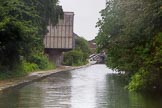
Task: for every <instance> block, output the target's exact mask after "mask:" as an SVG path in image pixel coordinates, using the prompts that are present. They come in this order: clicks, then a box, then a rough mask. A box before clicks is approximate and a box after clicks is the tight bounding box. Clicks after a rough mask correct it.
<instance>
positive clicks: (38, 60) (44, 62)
mask: <svg viewBox="0 0 162 108" xmlns="http://www.w3.org/2000/svg"><path fill="white" fill-rule="evenodd" d="M29 61H30V62H32V63H34V64H37V65H38V68H39V69H49V68H50V69H51V68H54V66H52V64H51V63H49V60H48V58H47V56H45V55H43V54H37V55H33V56H32V57H30V60H29Z"/></svg>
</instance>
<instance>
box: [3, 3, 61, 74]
mask: <svg viewBox="0 0 162 108" xmlns="http://www.w3.org/2000/svg"><path fill="white" fill-rule="evenodd" d="M0 13H1V14H0V74H8V73H10V72H11V73H12V74H14V73H15V74H16V73H17V70H18V69H22V70H23V71H22V72H26V71H34V70H37V69H46V68H52V67H53V66H52V65H51V64H50V63H49V62H48V61H47V57H45V56H44V55H43V54H42V52H43V51H44V47H43V36H44V35H45V33H47V32H48V31H47V25H49V22H50V24H52V25H55V24H56V23H57V22H58V18H60V17H62V16H63V11H62V8H61V6H59V5H58V0H1V1H0ZM22 60H23V61H25V62H22ZM24 64H25V65H24ZM20 66H22V67H20Z"/></svg>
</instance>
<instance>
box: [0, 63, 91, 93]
mask: <svg viewBox="0 0 162 108" xmlns="http://www.w3.org/2000/svg"><path fill="white" fill-rule="evenodd" d="M92 64H93V63H89V64H87V65H84V66H77V67H73V66H60V67H58V68H56V69H54V70H48V71H38V72H32V73H30V74H29V75H27V76H24V77H20V78H13V79H8V80H0V92H4V91H6V90H8V89H11V88H14V87H18V86H24V85H26V84H29V83H32V82H34V81H36V80H39V79H42V78H45V77H48V76H50V75H52V74H54V73H57V72H63V71H69V70H74V69H79V68H83V67H87V66H90V65H92Z"/></svg>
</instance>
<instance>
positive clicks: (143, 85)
mask: <svg viewBox="0 0 162 108" xmlns="http://www.w3.org/2000/svg"><path fill="white" fill-rule="evenodd" d="M161 6H162V1H160V0H140V1H139V0H122V1H121V0H110V1H109V2H108V4H107V7H106V9H104V10H102V11H101V15H102V19H101V20H99V21H98V23H97V27H99V33H98V36H97V37H96V41H97V45H98V50H103V49H104V50H105V51H106V53H107V60H106V62H107V63H106V64H107V66H108V67H110V68H111V69H114V70H118V71H125V72H126V79H128V80H129V81H130V84H129V87H128V88H129V89H130V90H148V89H155V88H156V89H161V90H162V87H161V86H162V83H161V80H160V77H162V74H161V71H162V70H161V66H162V60H161V55H162V51H161V46H162V41H161V37H162V34H161V29H162V8H161Z"/></svg>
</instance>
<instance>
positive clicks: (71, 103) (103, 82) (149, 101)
mask: <svg viewBox="0 0 162 108" xmlns="http://www.w3.org/2000/svg"><path fill="white" fill-rule="evenodd" d="M161 97H162V96H160V95H159V96H156V95H151V94H149V95H148V94H147V95H146V94H145V95H144V94H137V93H130V92H128V91H127V90H124V89H123V84H122V82H121V81H120V80H118V78H117V75H116V74H115V73H114V72H113V71H112V70H110V69H108V68H106V66H105V65H93V66H90V67H87V68H82V69H78V70H73V71H68V72H61V73H56V74H54V75H52V76H51V77H48V78H46V79H43V80H41V81H37V82H34V83H32V84H30V85H27V86H25V87H22V88H18V89H14V90H12V91H10V92H6V93H3V94H0V108H162V98H161Z"/></svg>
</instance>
